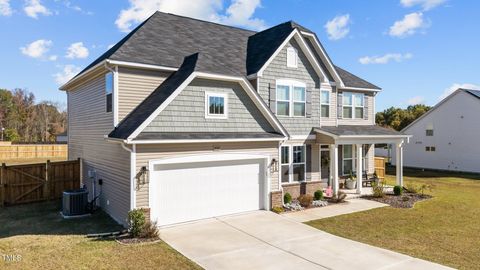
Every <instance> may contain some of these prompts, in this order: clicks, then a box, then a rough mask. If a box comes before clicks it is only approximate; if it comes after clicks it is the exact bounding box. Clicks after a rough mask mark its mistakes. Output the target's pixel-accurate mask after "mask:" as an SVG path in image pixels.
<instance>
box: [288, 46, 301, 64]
mask: <svg viewBox="0 0 480 270" xmlns="http://www.w3.org/2000/svg"><path fill="white" fill-rule="evenodd" d="M292 54H293V55H292ZM289 56H290V57H292V56H293V57H294V59H291V58H290V57H289ZM292 60H293V62H292ZM287 67H289V68H298V52H297V49H295V48H294V47H288V48H287Z"/></svg>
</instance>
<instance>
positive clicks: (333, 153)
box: [330, 144, 338, 195]
mask: <svg viewBox="0 0 480 270" xmlns="http://www.w3.org/2000/svg"><path fill="white" fill-rule="evenodd" d="M330 175H331V177H332V178H333V183H332V188H333V195H337V194H338V145H337V144H331V145H330Z"/></svg>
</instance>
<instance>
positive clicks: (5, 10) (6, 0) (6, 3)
mask: <svg viewBox="0 0 480 270" xmlns="http://www.w3.org/2000/svg"><path fill="white" fill-rule="evenodd" d="M10 15H12V8H11V7H10V0H0V16H10Z"/></svg>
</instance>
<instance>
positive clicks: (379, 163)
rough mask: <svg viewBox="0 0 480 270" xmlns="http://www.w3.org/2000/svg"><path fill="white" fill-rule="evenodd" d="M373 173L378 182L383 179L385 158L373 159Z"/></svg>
mask: <svg viewBox="0 0 480 270" xmlns="http://www.w3.org/2000/svg"><path fill="white" fill-rule="evenodd" d="M375 172H376V173H377V176H378V178H379V179H380V180H383V179H385V158H383V157H375Z"/></svg>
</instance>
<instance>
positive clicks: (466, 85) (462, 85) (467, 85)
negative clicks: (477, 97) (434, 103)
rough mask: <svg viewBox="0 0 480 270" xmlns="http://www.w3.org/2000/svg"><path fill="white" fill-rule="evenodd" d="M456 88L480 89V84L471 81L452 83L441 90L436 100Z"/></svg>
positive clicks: (446, 95)
mask: <svg viewBox="0 0 480 270" xmlns="http://www.w3.org/2000/svg"><path fill="white" fill-rule="evenodd" d="M458 88H464V89H474V90H480V85H477V84H473V83H454V84H452V85H451V86H450V87H448V88H446V89H445V90H444V91H443V93H442V94H441V95H440V96H439V97H438V100H439V101H440V100H442V99H444V98H446V97H448V96H449V95H450V94H451V93H453V92H455V90H457V89H458Z"/></svg>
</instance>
